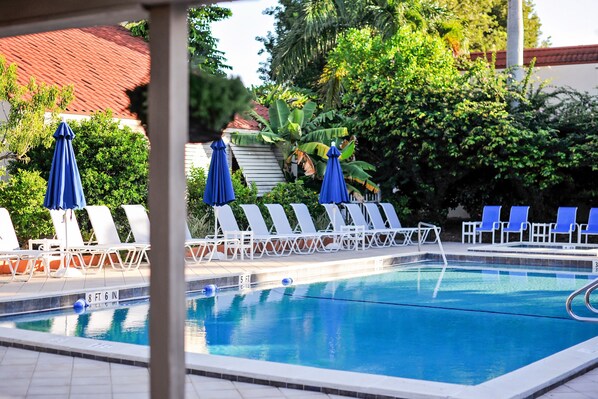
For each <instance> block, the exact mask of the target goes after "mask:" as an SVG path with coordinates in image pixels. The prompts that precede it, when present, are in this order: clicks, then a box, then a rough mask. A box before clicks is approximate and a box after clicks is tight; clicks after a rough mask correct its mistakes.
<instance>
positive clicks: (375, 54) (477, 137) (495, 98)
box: [329, 29, 595, 221]
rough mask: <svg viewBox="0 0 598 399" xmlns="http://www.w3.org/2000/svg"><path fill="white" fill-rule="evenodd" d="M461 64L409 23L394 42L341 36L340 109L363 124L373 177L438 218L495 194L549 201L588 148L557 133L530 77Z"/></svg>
mask: <svg viewBox="0 0 598 399" xmlns="http://www.w3.org/2000/svg"><path fill="white" fill-rule="evenodd" d="M458 62H459V61H458V60H457V59H455V58H454V57H453V55H452V53H451V51H450V50H448V49H447V48H446V46H445V45H444V43H443V41H442V40H441V39H439V38H437V37H434V36H431V35H427V34H425V33H419V32H412V31H410V30H409V29H401V30H399V32H398V33H397V34H396V35H395V36H393V37H392V38H390V39H388V40H383V39H382V38H381V37H380V36H379V35H375V34H373V32H372V31H371V29H362V30H351V31H349V32H347V33H346V34H345V35H343V36H341V38H340V39H339V43H338V46H337V47H336V49H335V50H334V51H333V52H332V53H331V55H330V57H329V63H330V64H332V65H331V68H334V69H336V70H337V71H339V73H340V75H341V76H343V81H344V85H345V87H346V94H345V95H344V97H343V98H342V107H343V109H344V110H345V111H346V112H348V113H349V115H350V116H353V117H354V118H355V119H356V120H357V121H358V123H357V126H356V128H357V130H358V131H359V132H360V137H361V144H362V146H361V148H362V149H366V150H362V152H361V156H362V157H364V158H365V160H367V161H369V162H370V163H372V164H374V165H375V166H376V167H377V172H376V173H375V174H374V179H375V180H377V181H380V182H381V183H382V188H383V190H384V192H385V195H386V196H387V198H388V196H389V195H390V193H394V196H395V197H396V199H397V200H399V201H401V202H402V203H404V204H406V206H407V207H409V208H410V209H413V210H414V211H415V213H416V214H418V215H419V216H425V217H428V218H430V219H432V220H435V221H442V220H443V218H444V217H445V216H446V211H447V210H448V208H449V207H454V206H456V205H458V204H462V205H465V206H466V208H468V209H476V208H477V207H478V206H480V204H482V203H485V202H486V201H487V200H488V199H490V198H492V199H494V201H496V200H497V199H499V200H500V201H501V203H505V204H506V203H513V202H516V201H520V200H525V201H526V202H527V203H531V204H542V203H544V205H542V206H546V204H552V203H553V202H554V200H553V199H552V198H550V195H552V194H553V192H552V191H551V190H552V189H554V188H555V187H558V186H559V185H561V184H563V183H564V182H565V181H567V180H568V179H569V178H568V177H567V175H568V173H570V172H571V170H570V169H569V168H570V167H571V166H572V165H573V164H572V163H571V162H570V161H569V159H571V156H572V153H576V152H577V151H581V147H579V146H577V145H575V146H574V147H572V146H569V147H567V145H565V142H564V141H562V140H560V139H559V133H557V129H556V126H555V124H554V121H553V119H554V116H551V117H549V115H551V114H554V113H555V112H557V111H556V110H555V109H553V110H552V111H551V112H550V113H547V111H546V109H547V105H548V104H549V103H550V102H549V101H548V100H547V99H546V96H544V97H542V96H538V95H537V94H535V95H534V96H530V95H528V94H527V91H526V90H528V89H529V88H528V86H527V83H526V82H524V83H523V84H522V85H521V87H517V88H514V89H510V88H509V87H508V85H507V84H506V75H505V74H498V73H496V72H495V71H494V69H493V68H491V67H490V66H488V64H487V63H486V61H482V60H480V61H478V62H476V63H474V64H472V65H467V64H466V65H459V64H458ZM514 99H516V100H517V101H518V102H519V103H520V104H521V106H520V107H518V109H517V110H513V109H511V107H510V104H511V101H512V100H514ZM560 113H562V112H558V114H560ZM549 120H551V121H552V123H551V122H549ZM586 122H589V120H587V121H586ZM584 143H585V145H588V142H585V141H584ZM574 148H575V149H574ZM593 148H594V150H595V146H593ZM594 150H591V151H594ZM588 151H589V150H588V149H586V150H584V153H586V154H588V156H589V155H590V153H591V151H590V152H588ZM594 154H595V153H594ZM565 165H566V166H565ZM563 168H565V169H563ZM565 170H567V171H565ZM531 193H533V195H531Z"/></svg>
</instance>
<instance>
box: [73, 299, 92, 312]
mask: <svg viewBox="0 0 598 399" xmlns="http://www.w3.org/2000/svg"><path fill="white" fill-rule="evenodd" d="M88 306H89V303H88V302H87V301H86V300H85V299H83V298H81V299H77V300H76V301H75V303H73V309H74V310H75V312H77V313H83V311H85V308H87V307H88Z"/></svg>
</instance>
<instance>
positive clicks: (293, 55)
mask: <svg viewBox="0 0 598 399" xmlns="http://www.w3.org/2000/svg"><path fill="white" fill-rule="evenodd" d="M507 3H508V0H482V1H476V0H465V1H463V2H461V1H458V0H439V1H438V2H433V1H427V0H281V1H280V5H279V6H277V7H274V8H271V9H269V10H266V13H267V14H270V15H273V16H274V17H275V21H276V22H275V32H274V33H270V34H268V35H267V36H266V37H263V38H261V39H260V40H261V41H262V42H263V43H264V47H265V51H266V52H268V53H269V55H270V58H269V64H266V65H263V67H262V68H261V72H262V74H263V77H264V78H269V79H271V80H274V81H275V82H279V83H289V84H292V85H297V86H301V87H310V88H312V89H315V88H317V87H318V81H319V80H320V77H321V75H322V72H323V71H324V65H325V62H326V57H327V55H328V53H329V52H330V51H331V50H332V49H334V48H335V46H336V44H337V40H338V38H339V36H340V35H341V34H342V33H343V32H346V31H347V30H349V29H361V28H365V27H367V28H370V29H371V30H372V32H375V33H376V34H379V35H380V36H381V37H382V38H384V39H387V38H389V37H392V36H393V35H394V34H395V33H396V32H397V31H398V30H399V28H401V27H403V28H404V27H409V28H411V29H412V30H414V31H420V32H427V33H431V34H434V35H437V36H438V37H440V38H442V39H443V41H444V43H445V45H446V46H447V47H448V48H450V49H451V50H452V51H453V53H455V54H458V53H461V52H463V51H476V50H488V51H491V50H503V49H505V47H506V20H507ZM524 14H525V15H527V18H525V21H524V24H525V30H526V40H525V43H526V45H528V46H535V45H537V42H538V36H539V34H540V22H539V19H538V17H537V15H536V14H535V13H534V11H533V5H532V3H531V0H527V1H526V3H525V10H524Z"/></svg>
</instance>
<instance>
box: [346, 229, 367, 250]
mask: <svg viewBox="0 0 598 399" xmlns="http://www.w3.org/2000/svg"><path fill="white" fill-rule="evenodd" d="M341 233H342V234H343V237H344V238H345V239H346V241H347V244H348V246H347V249H355V250H359V247H360V246H361V249H362V250H365V227H364V226H341Z"/></svg>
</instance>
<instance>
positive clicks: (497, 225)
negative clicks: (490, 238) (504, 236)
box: [492, 222, 500, 230]
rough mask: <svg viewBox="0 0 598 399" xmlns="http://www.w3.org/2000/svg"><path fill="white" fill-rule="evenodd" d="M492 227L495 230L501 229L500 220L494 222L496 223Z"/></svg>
mask: <svg viewBox="0 0 598 399" xmlns="http://www.w3.org/2000/svg"><path fill="white" fill-rule="evenodd" d="M492 229H493V230H498V229H500V222H494V223H492Z"/></svg>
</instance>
